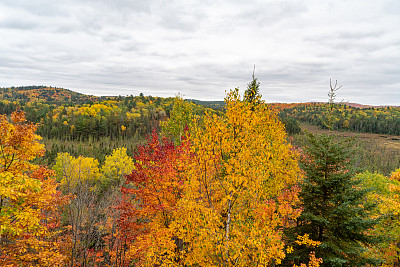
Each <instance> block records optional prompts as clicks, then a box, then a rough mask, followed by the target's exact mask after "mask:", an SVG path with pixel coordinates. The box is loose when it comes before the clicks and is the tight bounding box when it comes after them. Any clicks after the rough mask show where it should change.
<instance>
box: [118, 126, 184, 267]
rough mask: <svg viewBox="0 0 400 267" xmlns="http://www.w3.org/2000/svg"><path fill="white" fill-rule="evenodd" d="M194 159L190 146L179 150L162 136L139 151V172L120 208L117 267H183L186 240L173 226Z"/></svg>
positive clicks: (125, 191)
mask: <svg viewBox="0 0 400 267" xmlns="http://www.w3.org/2000/svg"><path fill="white" fill-rule="evenodd" d="M188 158H189V154H188V142H187V141H186V140H182V142H181V144H180V145H174V144H173V143H172V142H170V141H168V140H166V139H163V140H162V141H160V140H159V137H158V135H157V134H156V132H153V134H152V136H151V137H149V139H148V143H147V144H146V145H144V146H141V147H139V149H138V153H137V155H136V156H135V160H136V162H135V168H134V170H133V171H132V173H131V174H130V175H128V176H127V177H126V180H127V185H126V186H125V187H123V188H122V192H123V195H124V196H123V201H121V203H120V205H119V206H118V209H119V210H120V219H119V222H118V225H119V229H118V240H117V242H114V244H115V245H116V247H115V248H114V250H113V253H114V254H115V255H114V254H112V264H113V265H114V266H127V265H129V263H130V262H138V263H139V264H140V265H141V266H159V265H166V266H170V265H174V264H178V262H179V258H178V257H177V256H178V254H177V253H176V251H177V250H178V249H179V242H180V240H178V238H177V236H176V231H174V229H173V228H172V227H171V225H172V222H173V221H174V219H175V213H176V204H177V202H178V200H179V199H180V197H181V195H182V194H183V192H182V190H183V178H184V177H183V170H184V168H185V167H186V166H187V160H188ZM177 245H178V246H177Z"/></svg>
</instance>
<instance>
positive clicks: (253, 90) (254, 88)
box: [244, 66, 261, 103]
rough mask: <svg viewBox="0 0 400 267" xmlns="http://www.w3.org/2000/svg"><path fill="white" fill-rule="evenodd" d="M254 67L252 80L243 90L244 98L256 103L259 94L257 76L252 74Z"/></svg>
mask: <svg viewBox="0 0 400 267" xmlns="http://www.w3.org/2000/svg"><path fill="white" fill-rule="evenodd" d="M255 69H256V67H255V66H254V70H253V76H252V78H253V79H252V81H251V82H250V83H248V84H247V89H246V91H245V92H244V99H245V101H248V102H255V103H258V102H259V100H260V98H261V95H260V82H258V81H257V78H256V77H255V76H254V71H255Z"/></svg>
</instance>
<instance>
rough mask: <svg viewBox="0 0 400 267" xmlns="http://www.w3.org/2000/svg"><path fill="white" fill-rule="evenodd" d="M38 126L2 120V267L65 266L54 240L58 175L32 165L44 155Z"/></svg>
mask: <svg viewBox="0 0 400 267" xmlns="http://www.w3.org/2000/svg"><path fill="white" fill-rule="evenodd" d="M35 130H36V126H35V125H33V124H30V123H27V122H26V119H25V114H24V113H22V112H14V113H13V114H12V115H11V121H9V120H8V119H7V117H6V116H5V115H2V116H0V246H1V247H2V250H1V251H0V263H1V265H6V266H7V265H12V266H15V265H24V266H27V265H35V264H36V265H41V266H50V265H60V264H61V262H62V261H63V260H64V257H63V255H62V254H61V253H60V251H59V245H58V244H57V243H56V242H55V241H54V240H55V239H54V236H55V235H56V234H57V231H56V229H57V228H58V212H57V204H61V203H62V202H64V201H65V199H63V198H61V197H60V195H59V192H57V190H56V187H57V183H56V182H55V180H54V179H53V178H51V177H52V176H53V175H54V173H53V172H52V171H50V170H48V169H46V168H44V167H40V168H39V166H37V165H35V164H32V163H31V160H33V159H35V158H36V157H38V156H42V155H43V153H44V145H42V144H40V143H39V142H38V140H39V139H40V136H38V135H36V134H35Z"/></svg>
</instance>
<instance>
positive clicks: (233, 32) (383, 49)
mask: <svg viewBox="0 0 400 267" xmlns="http://www.w3.org/2000/svg"><path fill="white" fill-rule="evenodd" d="M254 65H255V66H256V71H255V74H256V77H258V79H259V81H260V83H261V94H262V95H263V98H264V99H265V100H266V101H267V102H307V101H326V100H327V93H328V89H329V79H333V80H336V79H337V80H338V83H339V84H340V85H342V86H343V87H342V89H340V90H339V91H338V92H337V99H338V100H344V101H348V102H357V103H362V104H375V105H383V104H385V105H400V1H399V0H347V1H346V0H332V1H331V0H324V1H321V0H279V1H278V0H259V1H257V0H222V1H218V0H202V1H196V0H148V1H145V0H0V87H10V86H21V85H48V86H56V87H63V88H68V89H71V90H74V91H78V92H82V93H86V94H94V95H130V94H133V95H138V94H139V93H140V92H143V93H144V94H145V95H153V96H174V95H176V94H177V93H178V92H180V93H181V94H182V95H184V97H185V98H196V99H202V100H222V99H223V98H224V96H225V90H229V89H233V88H235V87H239V88H240V89H241V91H242V92H243V91H244V90H245V89H246V85H247V83H248V82H249V81H250V80H251V74H252V71H253V66H254Z"/></svg>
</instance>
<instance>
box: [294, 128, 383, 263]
mask: <svg viewBox="0 0 400 267" xmlns="http://www.w3.org/2000/svg"><path fill="white" fill-rule="evenodd" d="M351 158H352V151H351V149H350V145H349V143H348V140H345V141H339V140H337V138H336V137H335V136H333V135H318V136H316V135H313V134H309V136H308V145H307V146H306V147H305V155H304V158H303V159H302V161H301V166H302V169H303V170H304V172H305V175H306V177H305V179H304V180H303V182H302V184H301V187H302V192H301V195H300V197H301V200H302V202H303V209H304V210H303V212H302V214H301V215H300V218H299V220H298V225H297V227H295V228H294V231H293V233H292V238H295V237H296V236H297V235H304V234H306V233H307V234H309V235H310V238H311V239H312V240H315V241H319V242H321V244H320V245H319V246H318V247H316V248H314V249H311V248H304V247H303V248H302V247H300V246H299V247H297V248H295V249H294V251H295V253H294V255H292V256H291V257H290V258H291V259H292V260H294V261H295V262H305V261H306V260H307V257H308V255H309V253H310V252H311V251H312V250H314V251H315V252H316V257H317V258H322V259H323V261H324V262H323V264H322V266H364V265H365V264H367V263H368V264H374V263H376V261H375V260H374V259H369V258H367V257H366V256H365V255H364V252H365V250H366V246H368V245H369V244H373V243H374V242H376V241H377V240H376V238H375V237H373V236H370V235H368V230H369V229H371V228H372V227H373V226H374V225H375V224H376V223H377V221H376V219H373V218H371V217H370V215H369V212H370V211H371V210H372V209H373V206H372V205H371V204H368V203H366V201H365V200H366V194H367V193H368V189H365V188H362V187H361V185H360V180H357V179H355V178H354V174H355V173H354V170H353V168H352V161H351Z"/></svg>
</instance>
